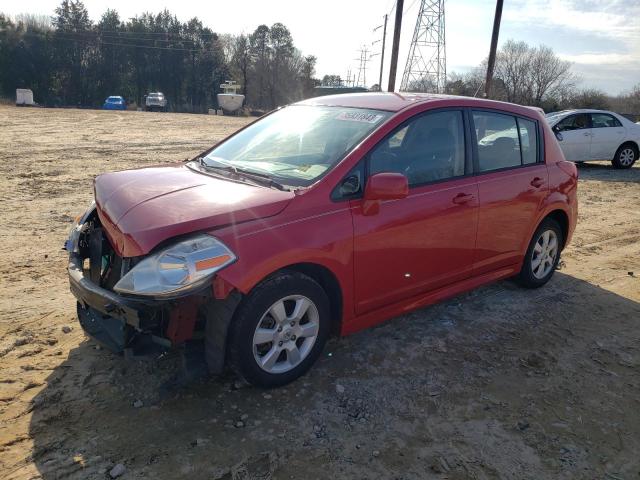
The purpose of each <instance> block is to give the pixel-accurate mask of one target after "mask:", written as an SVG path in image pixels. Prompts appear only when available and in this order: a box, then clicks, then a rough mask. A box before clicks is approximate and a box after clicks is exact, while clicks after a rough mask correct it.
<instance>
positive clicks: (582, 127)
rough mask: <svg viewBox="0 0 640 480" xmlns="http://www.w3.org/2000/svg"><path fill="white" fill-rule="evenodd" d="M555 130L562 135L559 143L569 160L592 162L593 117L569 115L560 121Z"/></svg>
mask: <svg viewBox="0 0 640 480" xmlns="http://www.w3.org/2000/svg"><path fill="white" fill-rule="evenodd" d="M553 130H554V132H556V133H560V136H559V137H558V143H559V144H560V148H562V153H564V157H565V158H566V159H567V160H569V161H571V162H583V161H585V160H591V117H590V115H589V114H588V113H576V114H573V115H569V116H568V117H565V118H563V119H562V120H560V121H559V122H558V123H557V124H556V125H555V126H554V127H553Z"/></svg>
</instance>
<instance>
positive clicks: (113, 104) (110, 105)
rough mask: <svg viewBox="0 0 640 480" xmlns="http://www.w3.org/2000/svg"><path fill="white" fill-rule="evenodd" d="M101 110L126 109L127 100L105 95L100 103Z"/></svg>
mask: <svg viewBox="0 0 640 480" xmlns="http://www.w3.org/2000/svg"><path fill="white" fill-rule="evenodd" d="M102 109H103V110H126V109H127V102H126V101H125V100H124V98H123V97H116V96H113V97H107V99H106V100H105V101H104V104H103V105H102Z"/></svg>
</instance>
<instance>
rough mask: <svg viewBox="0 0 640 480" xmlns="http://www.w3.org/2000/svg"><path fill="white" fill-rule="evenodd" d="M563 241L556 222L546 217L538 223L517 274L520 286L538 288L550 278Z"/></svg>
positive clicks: (558, 258) (556, 264) (556, 263)
mask: <svg viewBox="0 0 640 480" xmlns="http://www.w3.org/2000/svg"><path fill="white" fill-rule="evenodd" d="M563 241H564V239H563V236H562V230H561V229H560V225H558V222H556V221H555V220H553V219H551V218H547V219H545V220H544V221H543V222H542V223H541V224H540V226H539V227H538V229H537V230H536V232H535V233H534V234H533V238H532V239H531V242H530V243H529V247H528V248H527V253H526V254H525V257H524V262H523V263H522V268H521V270H520V274H519V275H518V281H519V283H520V284H521V285H522V286H524V287H527V288H538V287H541V286H542V285H544V284H545V283H547V282H548V281H549V280H550V279H551V277H552V276H553V272H554V271H555V269H556V267H557V266H558V261H559V260H560V250H561V248H562V243H563Z"/></svg>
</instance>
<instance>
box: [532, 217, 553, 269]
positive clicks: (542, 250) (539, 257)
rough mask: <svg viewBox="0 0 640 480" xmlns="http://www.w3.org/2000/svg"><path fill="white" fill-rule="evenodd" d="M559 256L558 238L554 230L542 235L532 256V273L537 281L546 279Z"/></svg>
mask: <svg viewBox="0 0 640 480" xmlns="http://www.w3.org/2000/svg"><path fill="white" fill-rule="evenodd" d="M557 256H558V236H557V235H556V232H554V231H553V230H551V229H549V230H545V231H544V232H542V233H541V234H540V236H539V237H538V240H537V241H536V245H535V247H533V254H532V255H531V272H533V276H534V277H536V278H537V279H539V280H540V279H543V278H545V277H546V276H547V275H548V274H549V272H550V271H551V269H552V268H554V266H555V264H556V258H557Z"/></svg>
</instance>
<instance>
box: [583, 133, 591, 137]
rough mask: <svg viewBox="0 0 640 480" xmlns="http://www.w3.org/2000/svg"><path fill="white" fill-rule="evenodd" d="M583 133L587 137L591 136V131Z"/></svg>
mask: <svg viewBox="0 0 640 480" xmlns="http://www.w3.org/2000/svg"><path fill="white" fill-rule="evenodd" d="M583 135H584V136H585V137H590V136H591V132H584V133H583Z"/></svg>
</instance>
